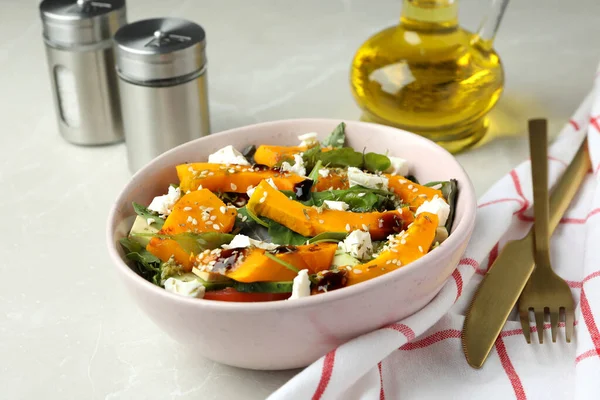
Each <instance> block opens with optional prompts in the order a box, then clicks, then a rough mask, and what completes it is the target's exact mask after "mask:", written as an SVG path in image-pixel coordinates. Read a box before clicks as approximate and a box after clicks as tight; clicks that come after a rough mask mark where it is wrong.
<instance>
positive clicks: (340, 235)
mask: <svg viewBox="0 0 600 400" xmlns="http://www.w3.org/2000/svg"><path fill="white" fill-rule="evenodd" d="M346 236H348V233H347V232H323V233H319V234H318V235H317V236H313V237H312V238H311V239H309V240H308V243H309V244H313V243H321V242H341V241H342V240H344V239H346Z"/></svg>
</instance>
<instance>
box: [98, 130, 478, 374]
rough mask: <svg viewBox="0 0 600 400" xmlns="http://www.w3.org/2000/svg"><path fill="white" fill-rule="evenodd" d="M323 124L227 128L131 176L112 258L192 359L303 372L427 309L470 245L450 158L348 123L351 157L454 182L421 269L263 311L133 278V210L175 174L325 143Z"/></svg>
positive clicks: (429, 145) (471, 206)
mask: <svg viewBox="0 0 600 400" xmlns="http://www.w3.org/2000/svg"><path fill="white" fill-rule="evenodd" d="M339 122H340V121H338V120H328V119H296V120H284V121H275V122H267V123H262V124H257V125H251V126H245V127H242V128H237V129H232V130H229V131H226V132H222V133H219V134H214V135H210V136H207V137H204V138H201V139H198V140H195V141H193V142H189V143H186V144H184V145H181V146H179V147H177V148H175V149H173V150H171V151H169V152H167V153H165V154H163V155H161V156H160V157H158V158H156V159H155V160H153V161H152V162H150V163H149V164H148V165H146V166H145V167H144V168H143V169H142V170H140V171H139V172H138V173H136V174H135V176H133V178H132V180H131V182H129V184H128V185H127V186H126V187H125V189H123V192H122V193H121V195H120V196H119V198H118V199H117V201H116V203H115V204H114V206H113V208H112V210H111V213H110V216H109V220H108V227H107V239H108V250H109V253H110V255H111V258H112V260H113V261H114V263H115V265H116V267H117V271H118V274H119V276H120V277H121V279H122V281H123V283H124V284H125V287H126V288H127V290H128V291H129V293H130V294H131V296H132V297H133V299H134V300H135V301H136V303H137V304H138V305H139V307H140V308H141V309H142V310H143V311H144V312H145V313H146V314H147V315H148V316H149V317H150V318H151V319H152V320H153V321H154V322H155V323H156V324H157V325H158V326H159V327H160V328H161V329H163V330H164V331H165V332H166V333H168V334H169V335H170V336H171V337H173V338H174V339H175V340H177V341H179V342H180V343H182V344H184V345H185V346H187V347H189V348H190V350H193V351H197V352H198V353H199V354H201V355H203V356H205V357H207V358H210V359H212V360H214V361H218V362H221V363H223V364H228V365H233V366H237V367H242V368H251V369H263V370H276V369H288V368H298V367H304V366H306V365H308V364H310V363H312V362H313V361H315V360H317V359H318V358H319V357H321V356H323V355H324V354H325V353H327V352H328V351H329V350H332V349H333V348H335V347H337V346H339V345H340V344H342V343H344V342H346V341H348V340H350V339H352V338H354V337H356V336H359V335H361V334H364V333H366V332H369V331H372V330H374V329H377V328H379V327H382V326H384V325H386V324H389V323H392V322H396V321H398V320H400V319H402V318H404V317H407V316H409V315H411V314H413V313H415V312H416V311H418V310H419V309H421V308H422V307H424V306H425V305H426V304H427V303H428V302H429V301H431V299H432V298H433V297H434V296H435V295H436V294H437V293H438V291H439V290H440V289H441V287H442V285H443V284H444V282H445V281H446V280H447V279H448V277H450V275H451V274H452V271H453V270H454V269H455V267H456V265H457V264H458V261H459V259H460V257H461V255H462V253H463V252H464V250H465V247H466V246H467V243H468V242H469V238H470V237H471V233H472V231H473V227H474V223H475V209H476V200H475V193H474V190H473V186H472V184H471V181H470V180H469V177H468V176H467V174H466V173H465V171H464V170H463V169H462V167H461V166H460V164H459V163H458V162H457V161H456V160H455V159H454V157H452V155H450V154H449V153H448V152H447V151H446V150H444V149H442V148H441V147H439V146H438V145H436V144H434V143H433V142H431V141H429V140H427V139H424V138H422V137H420V136H417V135H414V134H411V133H408V132H404V131H401V130H398V129H394V128H390V127H385V126H380V125H375V124H369V123H364V122H353V121H350V122H347V129H346V132H347V137H348V143H349V145H350V146H352V147H354V148H355V149H363V148H367V149H368V150H369V151H376V152H380V153H385V152H386V151H389V154H391V155H395V156H399V157H402V158H405V159H408V160H409V161H410V163H411V173H413V174H414V175H415V176H416V177H417V178H418V179H419V180H420V181H422V182H428V181H434V180H435V181H437V180H447V179H450V178H455V179H457V180H458V183H459V196H458V206H457V209H456V217H455V220H454V227H453V230H452V234H451V235H450V237H449V238H448V239H447V240H446V241H445V242H444V243H443V244H442V245H441V246H440V247H439V248H438V249H436V250H435V251H432V252H431V253H429V254H427V255H426V256H425V257H423V258H421V259H420V260H418V261H416V262H414V263H412V264H409V265H407V266H405V267H402V268H400V269H398V270H396V271H393V272H390V273H388V274H387V275H384V276H381V277H378V278H375V279H373V280H370V281H367V282H364V283H361V284H358V285H356V286H351V287H348V288H343V289H340V290H336V291H332V292H329V293H325V294H320V295H317V296H311V297H308V298H302V299H297V300H292V301H275V302H267V303H229V302H219V301H210V300H201V299H193V298H186V297H182V296H178V295H175V294H171V293H169V292H167V291H166V290H164V289H161V288H159V287H157V286H154V285H153V284H151V283H150V282H147V281H145V280H144V279H143V278H141V277H140V276H138V275H137V274H136V273H135V272H134V271H132V270H131V269H130V267H129V266H128V264H127V263H126V261H125V258H124V254H123V251H122V250H121V247H120V246H119V243H118V240H119V239H120V238H122V237H124V236H126V235H127V232H128V230H129V228H130V226H131V223H132V221H133V218H134V211H133V209H132V207H131V202H132V201H136V202H138V203H141V204H148V203H149V202H150V201H151V200H152V198H153V197H154V196H156V195H159V194H163V193H164V192H165V191H166V188H167V186H168V185H169V183H172V182H177V181H178V179H177V175H176V173H175V166H176V165H177V164H180V163H184V162H189V161H202V160H206V159H207V157H208V155H209V154H210V153H212V152H214V151H215V150H217V149H219V148H221V147H223V146H226V145H228V144H233V145H234V146H235V147H236V148H238V149H242V148H243V147H245V146H246V145H249V144H261V143H267V144H281V145H295V144H297V143H298V140H297V137H296V136H297V135H299V134H302V133H306V132H318V133H319V135H320V136H319V137H320V139H323V138H324V137H325V136H326V135H327V134H328V133H330V132H331V131H332V129H333V128H334V127H335V126H336V125H337V124H338V123H339Z"/></svg>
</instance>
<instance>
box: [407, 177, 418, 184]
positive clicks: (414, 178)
mask: <svg viewBox="0 0 600 400" xmlns="http://www.w3.org/2000/svg"><path fill="white" fill-rule="evenodd" d="M405 178H406V179H408V180H409V181H411V182H413V183H416V184H417V185H419V180H418V179H417V178H416V177H415V176H414V175H406V176H405Z"/></svg>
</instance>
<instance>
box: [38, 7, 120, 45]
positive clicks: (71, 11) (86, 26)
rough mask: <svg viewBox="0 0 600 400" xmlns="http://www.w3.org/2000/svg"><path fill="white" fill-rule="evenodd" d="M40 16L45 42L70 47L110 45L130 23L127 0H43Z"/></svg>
mask: <svg viewBox="0 0 600 400" xmlns="http://www.w3.org/2000/svg"><path fill="white" fill-rule="evenodd" d="M40 14H41V17H42V23H43V29H44V39H45V40H46V42H47V43H48V44H50V45H54V46H59V47H67V48H68V47H78V46H86V45H94V44H98V43H102V42H106V44H107V45H110V43H111V42H110V40H111V39H112V37H113V35H114V34H115V32H116V31H117V30H118V29H119V28H120V27H121V26H122V25H125V24H126V22H127V21H126V18H127V17H126V9H125V0H98V1H92V0H44V1H42V2H41V3H40Z"/></svg>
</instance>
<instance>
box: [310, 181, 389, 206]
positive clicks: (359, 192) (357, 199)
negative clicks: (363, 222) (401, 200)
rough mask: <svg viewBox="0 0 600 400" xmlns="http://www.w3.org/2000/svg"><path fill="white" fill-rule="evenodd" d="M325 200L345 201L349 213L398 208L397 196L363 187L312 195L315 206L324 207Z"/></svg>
mask: <svg viewBox="0 0 600 400" xmlns="http://www.w3.org/2000/svg"><path fill="white" fill-rule="evenodd" d="M325 200H330V201H343V202H344V203H346V204H348V205H349V206H350V208H349V210H348V211H352V212H372V211H383V210H386V209H390V208H395V207H396V205H395V203H394V200H395V196H394V195H393V194H392V193H389V192H387V191H385V190H380V189H369V188H365V187H362V186H352V187H351V188H349V189H344V190H327V191H324V192H313V193H312V201H313V204H314V205H315V206H317V207H320V206H322V205H323V202H324V201H325Z"/></svg>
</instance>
